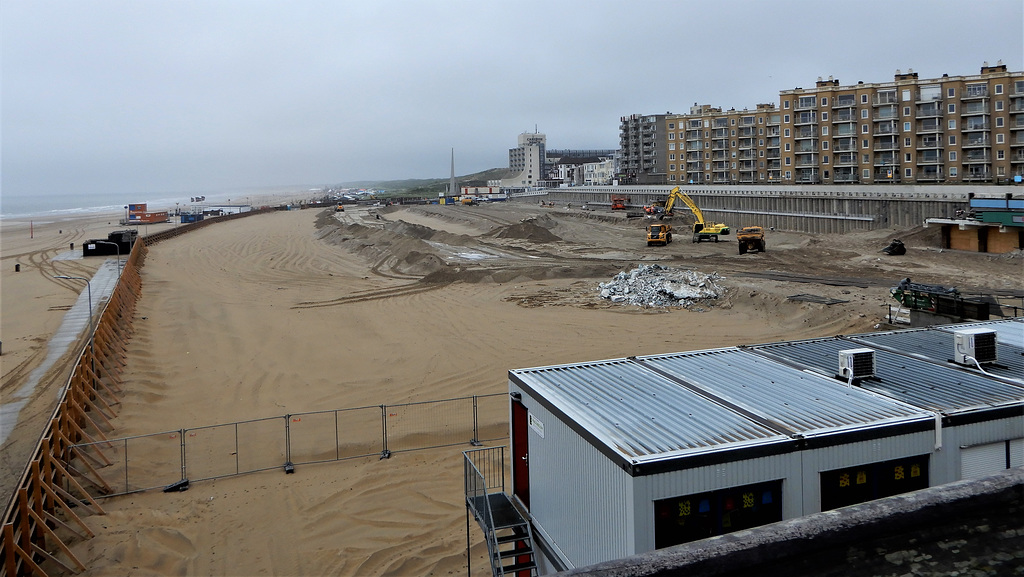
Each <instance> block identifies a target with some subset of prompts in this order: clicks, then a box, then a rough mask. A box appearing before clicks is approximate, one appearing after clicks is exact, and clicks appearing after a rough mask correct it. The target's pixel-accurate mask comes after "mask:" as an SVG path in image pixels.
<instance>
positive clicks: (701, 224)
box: [658, 186, 729, 242]
mask: <svg viewBox="0 0 1024 577" xmlns="http://www.w3.org/2000/svg"><path fill="white" fill-rule="evenodd" d="M677 200H681V201H683V204H685V205H686V206H687V207H688V208H689V209H690V212H692V213H693V242H700V241H702V240H713V241H715V242H718V237H719V235H727V234H729V226H728V225H726V224H722V223H720V222H705V221H704V213H703V212H701V211H700V208H698V207H697V205H696V203H694V202H693V199H691V198H690V197H689V196H687V195H686V194H684V193H683V192H682V191H681V190H679V187H678V186H677V187H675V188H673V189H672V192H670V193H668V201H667V202H665V207H664V209H662V210H661V211H659V212H660V214H659V215H658V218H659V219H662V218H665V217H666V216H672V207H674V206H675V204H676V201H677Z"/></svg>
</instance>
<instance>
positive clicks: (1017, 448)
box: [1010, 439, 1024, 467]
mask: <svg viewBox="0 0 1024 577" xmlns="http://www.w3.org/2000/svg"><path fill="white" fill-rule="evenodd" d="M1010 466H1011V467H1024V439H1014V440H1012V441H1010Z"/></svg>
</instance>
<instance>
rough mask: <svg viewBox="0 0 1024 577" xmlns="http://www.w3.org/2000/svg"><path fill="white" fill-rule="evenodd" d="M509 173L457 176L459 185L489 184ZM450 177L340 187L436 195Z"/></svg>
mask: <svg viewBox="0 0 1024 577" xmlns="http://www.w3.org/2000/svg"><path fill="white" fill-rule="evenodd" d="M507 175H508V169H506V168H491V169H489V170H484V171H482V172H476V173H473V174H466V175H463V176H456V177H455V182H456V183H457V184H458V186H487V181H488V180H498V179H501V178H503V177H506V176H507ZM450 180H451V179H450V178H447V177H446V178H410V179H405V180H363V181H355V182H343V183H341V184H338V185H336V186H337V187H338V188H373V189H377V190H384V191H386V194H387V196H408V197H421V196H431V197H435V196H437V195H438V193H440V192H445V191H447V190H448V183H449V181H450Z"/></svg>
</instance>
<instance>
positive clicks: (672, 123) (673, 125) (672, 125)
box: [668, 122, 676, 130]
mask: <svg viewBox="0 0 1024 577" xmlns="http://www.w3.org/2000/svg"><path fill="white" fill-rule="evenodd" d="M675 127H676V123H675V122H669V123H668V129H669V130H672V129H674V128H675Z"/></svg>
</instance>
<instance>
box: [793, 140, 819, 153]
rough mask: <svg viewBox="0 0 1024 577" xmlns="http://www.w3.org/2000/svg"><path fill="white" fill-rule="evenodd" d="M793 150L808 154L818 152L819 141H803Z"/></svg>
mask: <svg viewBox="0 0 1024 577" xmlns="http://www.w3.org/2000/svg"><path fill="white" fill-rule="evenodd" d="M793 152H795V153H797V154H807V153H809V152H818V143H817V142H802V143H800V146H797V147H796V148H794V149H793Z"/></svg>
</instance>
